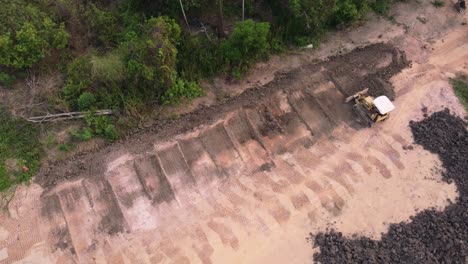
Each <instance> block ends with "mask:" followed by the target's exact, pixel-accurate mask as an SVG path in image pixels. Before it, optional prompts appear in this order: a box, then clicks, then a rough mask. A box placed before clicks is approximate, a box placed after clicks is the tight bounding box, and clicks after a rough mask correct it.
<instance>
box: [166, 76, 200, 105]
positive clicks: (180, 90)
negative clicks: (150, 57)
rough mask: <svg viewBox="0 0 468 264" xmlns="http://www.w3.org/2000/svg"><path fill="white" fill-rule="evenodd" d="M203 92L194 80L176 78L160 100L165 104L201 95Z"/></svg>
mask: <svg viewBox="0 0 468 264" xmlns="http://www.w3.org/2000/svg"><path fill="white" fill-rule="evenodd" d="M202 95H203V92H202V90H201V88H200V86H199V85H198V84H197V83H196V82H187V81H184V80H182V79H177V80H176V81H175V82H174V85H173V86H172V87H171V88H170V89H169V90H167V91H166V92H165V93H164V95H163V96H162V102H163V104H165V105H168V104H177V103H179V102H180V100H181V99H183V98H185V99H193V98H196V97H199V96H202Z"/></svg>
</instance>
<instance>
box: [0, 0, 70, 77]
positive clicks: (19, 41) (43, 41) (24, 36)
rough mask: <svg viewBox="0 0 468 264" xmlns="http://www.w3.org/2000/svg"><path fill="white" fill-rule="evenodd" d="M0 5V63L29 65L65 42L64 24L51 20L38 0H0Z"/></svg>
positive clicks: (27, 66)
mask: <svg viewBox="0 0 468 264" xmlns="http://www.w3.org/2000/svg"><path fill="white" fill-rule="evenodd" d="M0 6H1V8H0V66H4V67H10V68H15V69H22V68H29V67H31V66H33V65H34V64H35V63H36V62H38V61H40V60H41V59H42V58H44V57H45V56H46V55H47V53H48V52H49V51H50V50H51V49H62V48H64V47H65V46H66V45H67V43H68V33H67V32H66V31H65V26H64V25H63V24H58V23H56V22H54V21H53V19H52V17H50V16H49V15H48V14H47V13H45V12H43V11H42V10H41V9H40V8H39V5H38V4H35V3H34V2H31V1H25V0H0Z"/></svg>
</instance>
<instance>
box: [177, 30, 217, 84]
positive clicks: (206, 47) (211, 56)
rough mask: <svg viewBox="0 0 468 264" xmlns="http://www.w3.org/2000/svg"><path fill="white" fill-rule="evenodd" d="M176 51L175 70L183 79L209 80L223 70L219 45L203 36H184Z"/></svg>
mask: <svg viewBox="0 0 468 264" xmlns="http://www.w3.org/2000/svg"><path fill="white" fill-rule="evenodd" d="M177 50H178V52H177V70H178V72H179V75H180V76H181V77H183V78H184V79H187V80H190V81H195V80H198V79H201V78H209V77H213V76H214V75H215V74H217V73H220V72H222V71H223V70H225V65H224V61H223V57H222V53H221V50H220V46H219V44H218V43H217V42H216V41H211V40H209V39H208V38H207V37H206V36H204V35H202V36H192V35H190V34H184V35H183V38H182V40H181V41H180V42H179V45H178V46H177Z"/></svg>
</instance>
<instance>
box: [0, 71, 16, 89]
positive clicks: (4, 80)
mask: <svg viewBox="0 0 468 264" xmlns="http://www.w3.org/2000/svg"><path fill="white" fill-rule="evenodd" d="M15 80H16V77H15V76H14V75H10V74H8V73H5V72H0V85H4V86H6V87H10V86H11V85H13V83H14V82H15Z"/></svg>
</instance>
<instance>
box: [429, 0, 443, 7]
mask: <svg viewBox="0 0 468 264" xmlns="http://www.w3.org/2000/svg"><path fill="white" fill-rule="evenodd" d="M431 4H432V5H433V6H435V7H437V8H439V7H443V6H444V5H445V2H444V1H442V0H434V1H432V2H431Z"/></svg>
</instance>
